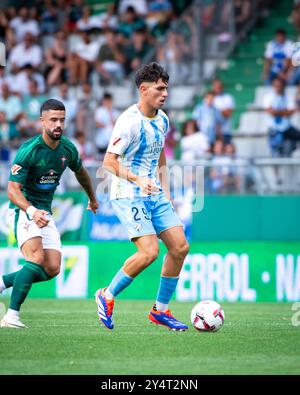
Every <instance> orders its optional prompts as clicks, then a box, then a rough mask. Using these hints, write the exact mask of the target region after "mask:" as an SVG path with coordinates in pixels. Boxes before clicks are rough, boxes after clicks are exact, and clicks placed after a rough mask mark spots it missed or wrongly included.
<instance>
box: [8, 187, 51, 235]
mask: <svg viewBox="0 0 300 395" xmlns="http://www.w3.org/2000/svg"><path fill="white" fill-rule="evenodd" d="M22 187H23V185H22V184H20V183H19V182H15V181H9V182H8V187H7V196H8V199H9V200H10V201H11V202H12V203H13V204H15V205H16V206H17V207H19V208H20V209H21V210H23V211H25V212H26V213H27V215H28V216H29V217H30V218H32V219H33V221H34V222H35V223H36V224H37V226H38V227H39V228H43V227H44V226H46V225H47V224H48V222H49V220H48V219H47V218H45V214H47V211H45V210H38V209H37V208H36V207H34V206H32V205H31V204H30V202H29V201H28V200H27V199H26V197H25V196H24V195H23V193H22Z"/></svg>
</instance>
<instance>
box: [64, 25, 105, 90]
mask: <svg viewBox="0 0 300 395" xmlns="http://www.w3.org/2000/svg"><path fill="white" fill-rule="evenodd" d="M80 33H81V38H82V41H81V42H78V44H77V45H76V46H75V48H74V49H73V52H72V53H71V54H70V56H69V61H68V65H69V73H70V78H69V83H70V84H71V85H77V84H85V83H86V82H88V77H89V75H90V72H91V71H92V69H93V67H94V65H95V61H96V58H97V54H98V51H99V43H98V42H97V41H95V40H91V37H90V31H88V30H82V31H81V32H80Z"/></svg>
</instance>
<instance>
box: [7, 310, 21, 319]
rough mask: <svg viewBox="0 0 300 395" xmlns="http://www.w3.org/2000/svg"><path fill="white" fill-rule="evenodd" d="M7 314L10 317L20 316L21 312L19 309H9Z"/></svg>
mask: <svg viewBox="0 0 300 395" xmlns="http://www.w3.org/2000/svg"><path fill="white" fill-rule="evenodd" d="M6 315H7V316H8V317H18V318H19V317H20V312H19V311H17V310H13V309H8V310H7V313H6Z"/></svg>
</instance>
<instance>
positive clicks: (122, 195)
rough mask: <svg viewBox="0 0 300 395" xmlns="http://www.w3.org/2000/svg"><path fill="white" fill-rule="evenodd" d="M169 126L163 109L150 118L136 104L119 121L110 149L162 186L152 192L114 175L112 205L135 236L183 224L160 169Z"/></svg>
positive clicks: (134, 168) (120, 158)
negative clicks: (167, 195) (169, 196)
mask: <svg viewBox="0 0 300 395" xmlns="http://www.w3.org/2000/svg"><path fill="white" fill-rule="evenodd" d="M168 129H169V120H168V117H167V115H166V114H165V113H164V112H163V111H162V110H158V112H157V115H156V117H154V118H147V117H145V116H144V115H143V114H142V113H141V112H140V110H139V109H138V107H137V105H136V104H134V105H133V106H131V107H129V108H128V109H127V110H126V111H125V112H123V114H121V115H120V117H119V118H118V120H117V122H116V124H115V127H114V130H113V133H112V137H111V140H110V143H109V146H108V148H107V152H111V153H114V154H117V155H119V159H118V160H119V161H120V163H121V164H122V166H124V167H126V168H127V169H129V170H130V171H132V172H133V173H134V174H136V175H138V176H140V177H147V178H151V179H152V180H153V182H154V183H155V185H156V186H157V187H158V188H159V189H160V193H158V194H155V195H150V196H149V195H146V194H145V193H143V192H142V191H141V189H140V188H139V187H138V186H137V185H136V184H134V183H131V182H129V181H127V180H125V179H123V178H120V177H117V176H114V175H113V181H112V186H111V194H110V197H111V200H112V206H113V208H114V210H115V212H116V214H117V216H118V218H119V220H120V221H121V223H122V224H123V225H124V227H125V228H126V230H127V232H128V236H129V239H131V240H132V239H134V238H138V237H141V236H145V235H152V234H157V235H159V234H160V233H162V232H163V231H165V230H167V229H170V228H172V227H174V226H182V223H181V221H180V219H179V217H178V215H177V214H176V212H175V211H174V208H173V206H172V204H171V202H170V201H169V200H168V199H167V198H166V197H165V195H164V193H163V191H162V187H161V185H160V181H159V179H158V176H157V172H156V170H157V167H158V161H159V158H160V154H161V151H162V149H163V147H164V144H165V137H166V134H167V132H168Z"/></svg>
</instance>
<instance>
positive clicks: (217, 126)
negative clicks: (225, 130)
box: [193, 91, 223, 146]
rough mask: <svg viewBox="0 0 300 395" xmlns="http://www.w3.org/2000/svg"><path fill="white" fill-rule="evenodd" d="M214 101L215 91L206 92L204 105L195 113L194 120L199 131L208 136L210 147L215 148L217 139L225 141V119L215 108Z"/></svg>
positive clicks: (199, 105)
mask: <svg viewBox="0 0 300 395" xmlns="http://www.w3.org/2000/svg"><path fill="white" fill-rule="evenodd" d="M214 99H215V93H214V92H213V91H208V92H206V93H205V95H204V99H203V101H202V103H200V104H198V105H197V106H196V107H195V109H194V111H193V119H194V120H195V121H196V123H197V126H198V130H200V131H201V132H202V133H204V134H205V135H206V137H207V139H208V142H209V145H210V146H213V144H214V142H215V141H216V139H217V138H218V139H222V140H223V135H222V122H223V119H222V116H221V114H220V112H219V111H218V110H217V109H216V107H215V106H214Z"/></svg>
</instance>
